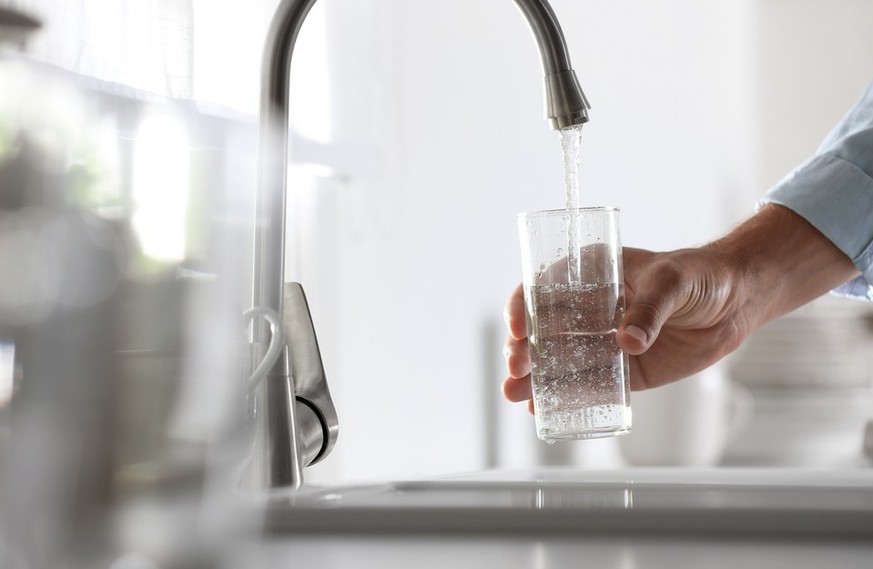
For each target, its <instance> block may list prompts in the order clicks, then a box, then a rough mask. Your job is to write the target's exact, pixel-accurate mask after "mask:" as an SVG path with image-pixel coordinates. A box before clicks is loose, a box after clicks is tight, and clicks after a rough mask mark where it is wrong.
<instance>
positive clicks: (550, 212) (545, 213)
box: [518, 205, 621, 218]
mask: <svg viewBox="0 0 873 569" xmlns="http://www.w3.org/2000/svg"><path fill="white" fill-rule="evenodd" d="M620 211H621V209H620V208H618V207H615V206H609V205H600V206H588V207H574V208H569V209H568V208H566V207H565V208H558V209H543V210H539V211H523V212H520V213H519V214H518V217H519V218H532V217H552V216H558V215H566V214H568V213H575V214H592V213H619V212H620Z"/></svg>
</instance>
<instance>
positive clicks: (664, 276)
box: [616, 269, 685, 356]
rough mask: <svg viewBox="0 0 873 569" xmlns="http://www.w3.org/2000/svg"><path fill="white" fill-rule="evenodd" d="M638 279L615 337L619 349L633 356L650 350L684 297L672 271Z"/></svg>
mask: <svg viewBox="0 0 873 569" xmlns="http://www.w3.org/2000/svg"><path fill="white" fill-rule="evenodd" d="M640 277H641V278H640V279H639V280H638V282H637V286H636V290H635V291H634V294H633V298H632V301H631V302H630V304H629V306H628V307H627V310H626V311H625V314H624V318H622V321H621V324H620V325H619V327H618V334H617V335H616V343H617V344H618V346H619V347H620V348H621V349H623V350H624V351H625V352H627V353H628V354H630V355H633V356H636V355H639V354H642V353H643V352H645V351H646V350H648V349H649V348H650V347H651V346H652V344H653V343H654V342H655V340H656V339H657V338H658V334H660V333H661V328H662V327H663V326H664V323H666V322H667V320H668V319H669V318H670V317H671V316H672V315H673V314H674V313H675V312H676V310H677V309H678V307H680V306H682V304H683V303H684V296H685V294H684V287H683V286H682V278H681V275H679V273H678V272H677V271H675V270H672V269H667V270H654V271H650V272H649V274H647V275H645V276H643V275H641V276H640Z"/></svg>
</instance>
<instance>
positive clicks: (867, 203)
mask: <svg viewBox="0 0 873 569" xmlns="http://www.w3.org/2000/svg"><path fill="white" fill-rule="evenodd" d="M759 203H760V204H765V203H776V204H779V205H782V206H785V207H787V208H789V209H791V210H793V211H794V212H795V213H797V214H798V215H800V216H802V217H804V218H805V219H806V220H807V221H809V222H810V223H811V224H812V225H813V226H814V227H815V228H816V229H818V230H819V231H821V232H822V233H823V234H824V235H825V236H826V237H827V238H828V239H830V240H831V241H832V242H833V243H834V244H835V245H836V246H837V247H838V248H839V249H840V250H841V251H843V252H844V253H845V254H846V255H848V257H849V258H850V259H852V262H853V263H855V265H856V266H857V267H858V269H860V271H861V275H862V276H860V277H858V278H857V279H855V280H852V281H849V282H847V283H846V284H844V285H843V286H841V287H839V288H837V289H835V290H834V292H835V293H837V294H843V295H847V296H853V297H856V298H864V299H867V300H873V287H871V286H870V283H873V84H871V85H870V86H868V87H867V90H866V91H865V92H864V94H863V95H862V96H861V99H860V100H859V101H858V103H857V104H856V105H855V106H854V107H853V108H852V110H851V111H849V113H848V114H847V115H846V116H845V117H844V118H843V120H842V121H840V123H839V124H837V126H836V127H835V128H834V129H833V130H832V131H831V132H830V134H828V136H827V137H826V138H825V140H824V142H822V144H821V146H820V147H819V149H818V151H817V152H816V154H815V155H814V156H813V157H812V158H810V159H809V160H807V161H806V162H804V163H803V164H801V165H800V166H798V167H797V168H796V169H795V170H794V171H793V172H791V173H790V174H788V176H786V177H785V178H784V179H783V180H782V181H780V182H779V183H778V184H776V186H774V187H773V188H772V189H770V191H768V192H767V193H766V194H764V196H763V197H762V198H761V200H760V202H759Z"/></svg>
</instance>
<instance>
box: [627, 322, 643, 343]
mask: <svg viewBox="0 0 873 569" xmlns="http://www.w3.org/2000/svg"><path fill="white" fill-rule="evenodd" d="M624 331H625V333H627V334H630V335H631V336H633V337H634V338H636V339H637V340H639V341H640V342H642V343H643V345H645V344H646V341H647V340H648V335H647V334H646V332H645V331H644V330H643V329H642V328H640V327H639V326H634V325H633V324H632V325H630V326H628V327H627V328H625V329H624Z"/></svg>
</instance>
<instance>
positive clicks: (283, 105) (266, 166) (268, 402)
mask: <svg viewBox="0 0 873 569" xmlns="http://www.w3.org/2000/svg"><path fill="white" fill-rule="evenodd" d="M315 1H316V0H280V2H279V5H278V7H277V8H276V12H275V14H274V16H273V19H272V21H271V24H270V28H269V31H268V33H267V40H266V43H265V47H264V55H263V61H262V67H261V108H260V148H259V152H260V156H259V165H258V168H259V172H258V192H257V199H256V206H255V207H256V210H255V236H254V281H253V288H252V303H253V306H255V307H259V308H264V309H269V310H273V311H275V312H276V313H277V314H279V315H281V316H282V317H283V318H284V319H285V321H286V322H288V319H289V317H290V315H288V314H285V313H284V312H285V309H286V307H285V306H284V303H285V301H284V298H283V295H284V291H285V283H284V273H285V263H284V259H285V204H286V195H287V188H286V179H287V159H288V138H289V128H290V125H289V123H288V118H289V114H288V113H289V109H288V105H289V99H288V95H289V90H290V70H291V56H292V52H293V50H294V44H295V42H296V40H297V36H298V34H299V32H300V28H301V26H302V25H303V21H304V20H305V19H306V16H307V14H308V13H309V10H310V9H311V8H312V6H313V5H314V4H315ZM515 2H516V4H517V5H518V7H519V9H520V10H521V12H522V14H523V15H524V16H525V18H526V19H527V21H528V24H529V25H530V28H531V30H532V31H533V34H534V37H535V39H536V42H537V46H538V48H539V51H540V55H541V57H542V64H543V72H544V75H545V78H544V79H545V107H546V117H547V119H548V120H549V122H550V124H551V126H552V128H554V129H560V128H564V127H567V126H571V125H577V124H583V123H585V122H587V121H588V108H589V105H588V101H587V100H586V98H585V95H584V94H583V93H582V89H581V88H580V87H579V81H578V80H577V78H576V74H575V72H574V71H573V68H572V66H571V65H570V58H569V55H568V53H567V46H566V43H565V41H564V36H563V33H562V31H561V28H560V26H559V25H558V21H557V18H556V17H555V14H554V12H553V11H552V9H551V7H550V6H549V4H548V2H547V0H515ZM289 308H290V307H289ZM304 328H307V327H304ZM265 335H266V328H265V327H261V328H258V327H253V331H252V341H253V343H255V344H263V343H264V336H265ZM297 343H298V344H302V345H314V343H315V342H314V336H312V337H311V338H310V339H306V338H304V339H303V340H301V341H299V342H297ZM294 344H295V342H294V341H293V340H292V341H291V342H290V345H289V350H286V354H287V353H288V352H289V351H290V352H293V348H294ZM311 351H312V350H310V352H311ZM316 355H317V350H316ZM288 357H290V359H291V360H292V361H294V359H295V354H294V353H291V354H290V356H287V355H286V358H285V359H284V360H283V359H282V358H280V361H278V362H277V363H276V365H275V367H274V369H273V371H272V372H271V373H270V374H269V375H268V376H267V379H266V380H265V381H262V382H261V384H260V385H259V387H258V394H257V397H258V398H259V400H260V401H261V404H260V407H261V408H262V409H267V407H266V406H270V407H269V411H268V413H269V414H270V415H271V416H273V417H280V418H281V417H285V416H288V417H291V422H292V423H293V422H295V421H296V419H294V417H296V416H298V415H299V414H298V413H295V412H294V411H295V410H294V409H288V410H286V411H287V413H286V412H283V411H282V409H281V408H280V407H281V405H288V404H290V405H292V406H293V405H295V404H296V403H300V404H302V405H303V406H304V407H305V408H306V409H307V412H310V411H312V412H314V413H313V415H314V416H317V418H318V421H316V422H311V421H310V422H309V423H307V424H306V425H297V426H295V425H289V424H288V421H284V420H282V421H272V420H270V421H256V423H257V425H258V427H257V428H258V429H259V432H258V433H257V434H256V437H259V439H257V440H256V443H255V449H256V450H255V452H254V453H253V456H252V461H253V465H254V466H253V468H254V469H255V470H257V472H258V473H257V476H255V477H254V478H256V479H257V480H258V481H259V482H258V484H259V485H262V486H267V487H281V486H291V487H296V486H299V485H300V484H301V483H302V479H301V478H302V474H301V473H302V466H306V465H299V464H297V465H295V466H294V467H287V464H288V462H289V460H290V461H297V460H300V459H299V458H297V457H305V456H309V455H312V454H314V455H315V456H316V458H315V460H320V458H321V457H323V456H325V455H326V454H327V453H329V452H330V450H331V448H332V447H333V445H334V443H335V441H336V436H337V430H338V429H337V417H336V411H335V409H334V408H333V403H332V402H331V400H330V396H329V393H328V391H327V383H326V381H324V377H323V371H322V372H321V375H320V376H319V374H315V376H318V377H315V376H313V377H314V379H313V378H311V379H309V380H305V381H304V382H303V387H301V385H300V384H299V382H298V381H297V378H294V377H290V378H289V377H288V376H289V373H290V374H291V375H293V371H291V372H289V370H291V369H293V366H291V365H289V362H288V359H287V358H288ZM309 367H311V368H312V369H316V370H320V362H318V363H316V364H313V365H312V366H309ZM289 380H290V384H291V386H292V389H293V390H294V391H293V393H294V394H296V397H295V396H292V397H288V396H287V395H286V396H283V397H279V398H278V399H281V401H277V400H276V399H277V398H276V397H275V396H274V397H273V398H272V399H271V398H270V396H269V394H270V393H273V392H280V391H281V389H279V388H276V387H275V386H274V388H272V389H271V388H270V384H271V382H274V383H278V384H280V387H281V385H287V383H288V382H289ZM301 390H303V392H301ZM295 401H296V403H295ZM289 402H290V403H289ZM310 425H311V426H310ZM304 429H305V430H308V431H309V430H311V431H313V432H311V433H310V432H300V431H301V430H304ZM309 446H312V447H318V448H317V451H316V452H314V453H313V451H312V449H309V448H304V447H309ZM258 449H261V450H258ZM264 449H266V450H264ZM259 452H284V453H287V454H288V455H289V457H291V458H287V459H286V458H284V457H260V456H257V455H258V453H259ZM292 455H293V456H292ZM258 465H260V466H258ZM274 465H286V466H285V467H282V468H279V467H278V466H274Z"/></svg>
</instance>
